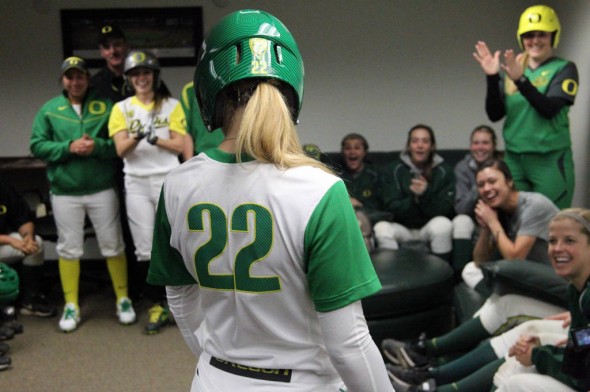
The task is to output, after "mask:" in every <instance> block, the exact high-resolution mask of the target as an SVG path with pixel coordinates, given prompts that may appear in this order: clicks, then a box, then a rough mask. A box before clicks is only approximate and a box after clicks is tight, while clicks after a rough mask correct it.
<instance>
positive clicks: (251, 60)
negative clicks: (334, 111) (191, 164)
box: [194, 10, 304, 131]
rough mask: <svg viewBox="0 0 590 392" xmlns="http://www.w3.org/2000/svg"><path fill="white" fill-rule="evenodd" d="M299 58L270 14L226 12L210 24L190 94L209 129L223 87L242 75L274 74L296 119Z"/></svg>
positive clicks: (218, 116) (217, 115) (219, 116)
mask: <svg viewBox="0 0 590 392" xmlns="http://www.w3.org/2000/svg"><path fill="white" fill-rule="evenodd" d="M303 74H304V71H303V60H302V59H301V54H300V53H299V49H298V47H297V43H296V42H295V39H294V38H293V36H292V35H291V33H290V32H289V30H288V29H287V27H285V25H284V24H283V23H282V22H281V21H280V20H278V19H277V18H275V17H274V16H273V15H271V14H269V13H266V12H264V11H258V10H242V11H237V12H234V13H231V14H229V15H227V16H226V17H224V18H223V19H222V20H221V21H220V22H219V23H217V25H215V26H214V27H213V28H212V29H211V31H210V32H209V34H208V35H207V37H206V38H205V40H204V41H203V45H202V47H201V50H200V52H199V57H198V62H197V68H196V71H195V79H194V82H195V86H196V87H197V88H196V89H195V94H196V96H197V100H198V102H199V106H200V108H201V115H202V117H203V121H204V123H205V125H206V126H207V128H208V129H209V130H210V131H212V130H214V129H216V128H219V127H220V126H221V123H222V121H223V95H222V94H220V93H221V92H222V91H223V90H224V89H225V88H226V87H228V86H229V85H231V84H232V83H235V82H237V81H240V80H244V79H277V80H280V81H281V82H283V83H282V84H283V85H284V88H281V92H282V93H283V95H284V96H285V98H286V100H287V103H288V105H289V107H290V109H291V113H292V117H293V121H294V122H296V121H297V118H298V117H299V112H300V110H301V103H302V100H303Z"/></svg>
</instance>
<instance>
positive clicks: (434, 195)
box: [374, 124, 455, 261]
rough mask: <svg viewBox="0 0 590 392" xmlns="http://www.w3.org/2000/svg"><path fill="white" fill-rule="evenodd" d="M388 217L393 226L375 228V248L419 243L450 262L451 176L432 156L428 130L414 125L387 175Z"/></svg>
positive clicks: (445, 165) (431, 136)
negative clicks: (391, 216) (414, 241)
mask: <svg viewBox="0 0 590 392" xmlns="http://www.w3.org/2000/svg"><path fill="white" fill-rule="evenodd" d="M384 175H385V181H386V184H387V185H388V188H387V189H388V198H387V200H386V207H387V211H388V212H390V213H391V214H393V220H394V221H393V222H386V221H381V222H379V223H377V224H376V225H375V228H374V229H375V237H376V239H377V245H378V247H380V248H385V249H397V248H398V246H399V243H400V242H407V241H412V240H419V241H423V242H424V243H426V244H427V246H428V247H429V249H430V251H431V252H432V253H434V254H436V255H438V256H439V257H441V258H442V259H444V260H446V261H450V258H451V249H452V239H451V235H452V230H453V225H452V223H451V221H450V219H449V218H450V217H451V216H452V215H454V214H455V210H454V207H453V205H454V200H455V174H454V172H453V169H452V167H451V166H450V165H449V164H448V163H446V162H445V161H444V160H443V158H442V157H441V156H440V155H438V154H437V153H436V139H435V137H434V132H433V130H432V128H430V127H429V126H428V125H424V124H417V125H415V126H413V127H412V128H411V129H410V130H409V131H408V140H407V142H406V149H405V151H404V152H402V153H401V154H400V157H399V159H398V160H396V161H395V162H393V163H392V164H391V165H389V166H388V167H387V168H386V170H385V174H384Z"/></svg>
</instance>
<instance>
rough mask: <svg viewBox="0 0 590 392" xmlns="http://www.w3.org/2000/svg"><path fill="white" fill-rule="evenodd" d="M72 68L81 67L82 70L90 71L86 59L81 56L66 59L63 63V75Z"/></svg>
mask: <svg viewBox="0 0 590 392" xmlns="http://www.w3.org/2000/svg"><path fill="white" fill-rule="evenodd" d="M72 68H75V69H79V70H80V71H82V72H88V67H87V66H86V61H84V59H83V58H81V57H76V56H72V57H68V58H67V59H65V60H64V62H63V63H62V64H61V74H62V75H63V74H64V73H66V71H67V70H69V69H72Z"/></svg>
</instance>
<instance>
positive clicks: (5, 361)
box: [0, 355, 12, 370]
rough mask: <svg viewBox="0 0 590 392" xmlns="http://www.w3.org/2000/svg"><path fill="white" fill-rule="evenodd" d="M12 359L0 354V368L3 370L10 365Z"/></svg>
mask: <svg viewBox="0 0 590 392" xmlns="http://www.w3.org/2000/svg"><path fill="white" fill-rule="evenodd" d="M11 364H12V360H11V359H10V357H7V356H6V355H0V370H5V369H8V368H9V367H10V365H11Z"/></svg>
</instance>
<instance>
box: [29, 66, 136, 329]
mask: <svg viewBox="0 0 590 392" xmlns="http://www.w3.org/2000/svg"><path fill="white" fill-rule="evenodd" d="M89 80H90V75H89V73H88V68H87V67H86V62H85V61H84V60H83V59H81V58H79V57H69V58H67V59H65V60H64V62H63V64H62V66H61V81H62V84H63V88H64V91H63V93H62V94H60V95H59V96H57V97H55V98H53V99H51V100H49V101H48V102H47V103H45V104H44V105H43V106H42V107H41V110H40V111H39V112H38V113H37V115H36V116H35V120H34V123H33V134H32V136H31V152H32V153H33V155H34V156H36V157H37V158H39V159H43V160H45V161H46V162H47V176H48V178H49V182H50V184H51V205H52V209H53V216H54V218H55V223H56V225H57V233H58V241H57V248H56V250H57V254H58V255H59V273H60V277H61V283H62V288H63V291H64V296H65V303H66V304H65V307H64V312H63V315H62V317H61V320H60V321H59V327H60V329H61V330H62V331H64V332H69V331H73V330H75V329H76V328H77V326H78V324H79V322H80V308H79V305H78V292H79V289H78V286H79V281H80V257H81V256H82V254H83V245H84V221H85V217H86V215H88V217H89V218H90V221H91V222H92V225H93V226H94V231H95V233H96V239H97V240H98V245H99V247H100V251H101V254H102V255H103V256H104V257H105V258H106V261H107V267H108V270H109V274H110V276H111V280H112V282H113V288H114V290H115V295H116V297H117V315H118V317H119V322H120V323H122V324H131V323H133V322H134V321H135V311H134V310H133V306H132V304H131V301H130V300H129V298H128V294H127V260H126V258H125V253H124V248H125V246H124V243H123V238H122V235H121V225H120V221H119V207H118V206H119V202H118V200H117V195H116V193H115V190H114V189H113V186H114V175H115V158H116V152H115V147H114V145H113V142H112V141H111V140H110V139H109V138H108V132H107V123H108V118H109V113H110V111H111V107H112V104H111V103H110V101H108V100H105V99H100V98H98V97H97V96H96V95H95V93H94V92H93V91H92V90H89V89H88V85H89Z"/></svg>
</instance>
